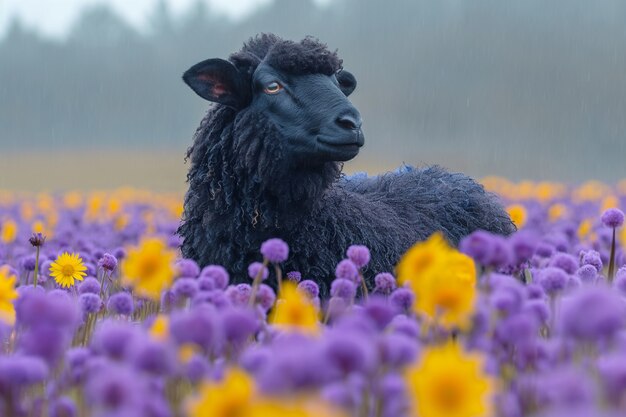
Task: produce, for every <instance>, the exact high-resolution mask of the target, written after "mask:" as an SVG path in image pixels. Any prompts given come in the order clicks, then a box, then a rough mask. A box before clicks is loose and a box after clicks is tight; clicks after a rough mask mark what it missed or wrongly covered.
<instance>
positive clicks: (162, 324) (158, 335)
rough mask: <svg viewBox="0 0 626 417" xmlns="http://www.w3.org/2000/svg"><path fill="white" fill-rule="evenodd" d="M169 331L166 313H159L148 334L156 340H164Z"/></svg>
mask: <svg viewBox="0 0 626 417" xmlns="http://www.w3.org/2000/svg"><path fill="white" fill-rule="evenodd" d="M169 332H170V322H169V319H168V317H167V316H166V315H164V314H159V315H158V316H156V318H155V319H154V322H153V323H152V326H150V331H149V334H150V336H152V337H153V338H154V339H156V340H161V341H163V340H166V339H167V336H168V334H169Z"/></svg>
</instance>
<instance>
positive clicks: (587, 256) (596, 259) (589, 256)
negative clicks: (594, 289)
mask: <svg viewBox="0 0 626 417" xmlns="http://www.w3.org/2000/svg"><path fill="white" fill-rule="evenodd" d="M580 255H581V259H580V263H581V265H583V266H584V265H592V266H593V267H594V268H595V269H596V271H597V272H598V273H600V272H602V267H603V265H602V257H601V256H600V253H598V252H596V251H595V250H589V251H586V252H584V251H583V252H581V254H580Z"/></svg>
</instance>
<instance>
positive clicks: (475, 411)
mask: <svg viewBox="0 0 626 417" xmlns="http://www.w3.org/2000/svg"><path fill="white" fill-rule="evenodd" d="M483 362H484V360H483V358H482V356H480V355H478V354H470V353H465V352H463V351H462V350H461V348H460V347H459V346H458V345H456V344H453V343H449V344H446V345H443V346H434V347H430V348H427V349H426V350H425V351H424V352H423V353H422V357H421V360H420V361H419V363H417V364H415V365H413V366H412V367H410V368H409V369H408V370H407V373H406V376H405V377H406V383H407V390H408V392H407V397H408V398H410V399H411V400H412V407H411V408H412V410H411V416H414V417H488V416H491V415H492V413H493V407H492V404H491V401H492V396H493V391H494V382H493V379H492V378H491V377H490V376H488V375H487V374H485V372H484V370H483Z"/></svg>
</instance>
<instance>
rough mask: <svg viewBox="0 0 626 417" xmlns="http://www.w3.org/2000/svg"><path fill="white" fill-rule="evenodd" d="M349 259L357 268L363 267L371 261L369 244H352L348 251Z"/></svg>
mask: <svg viewBox="0 0 626 417" xmlns="http://www.w3.org/2000/svg"><path fill="white" fill-rule="evenodd" d="M346 255H347V256H348V259H350V260H351V261H352V262H353V263H354V264H355V265H356V266H357V268H363V267H364V266H365V265H367V264H368V263H369V261H370V250H369V249H368V248H367V246H363V245H352V246H350V247H349V248H348V250H347V251H346Z"/></svg>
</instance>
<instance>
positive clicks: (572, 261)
mask: <svg viewBox="0 0 626 417" xmlns="http://www.w3.org/2000/svg"><path fill="white" fill-rule="evenodd" d="M550 266H553V267H556V268H561V269H562V270H563V271H565V272H567V273H568V274H573V273H575V272H576V270H577V269H578V260H577V259H576V258H575V257H574V256H572V255H570V254H567V253H560V252H559V253H557V254H555V255H554V256H553V257H552V259H550Z"/></svg>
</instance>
